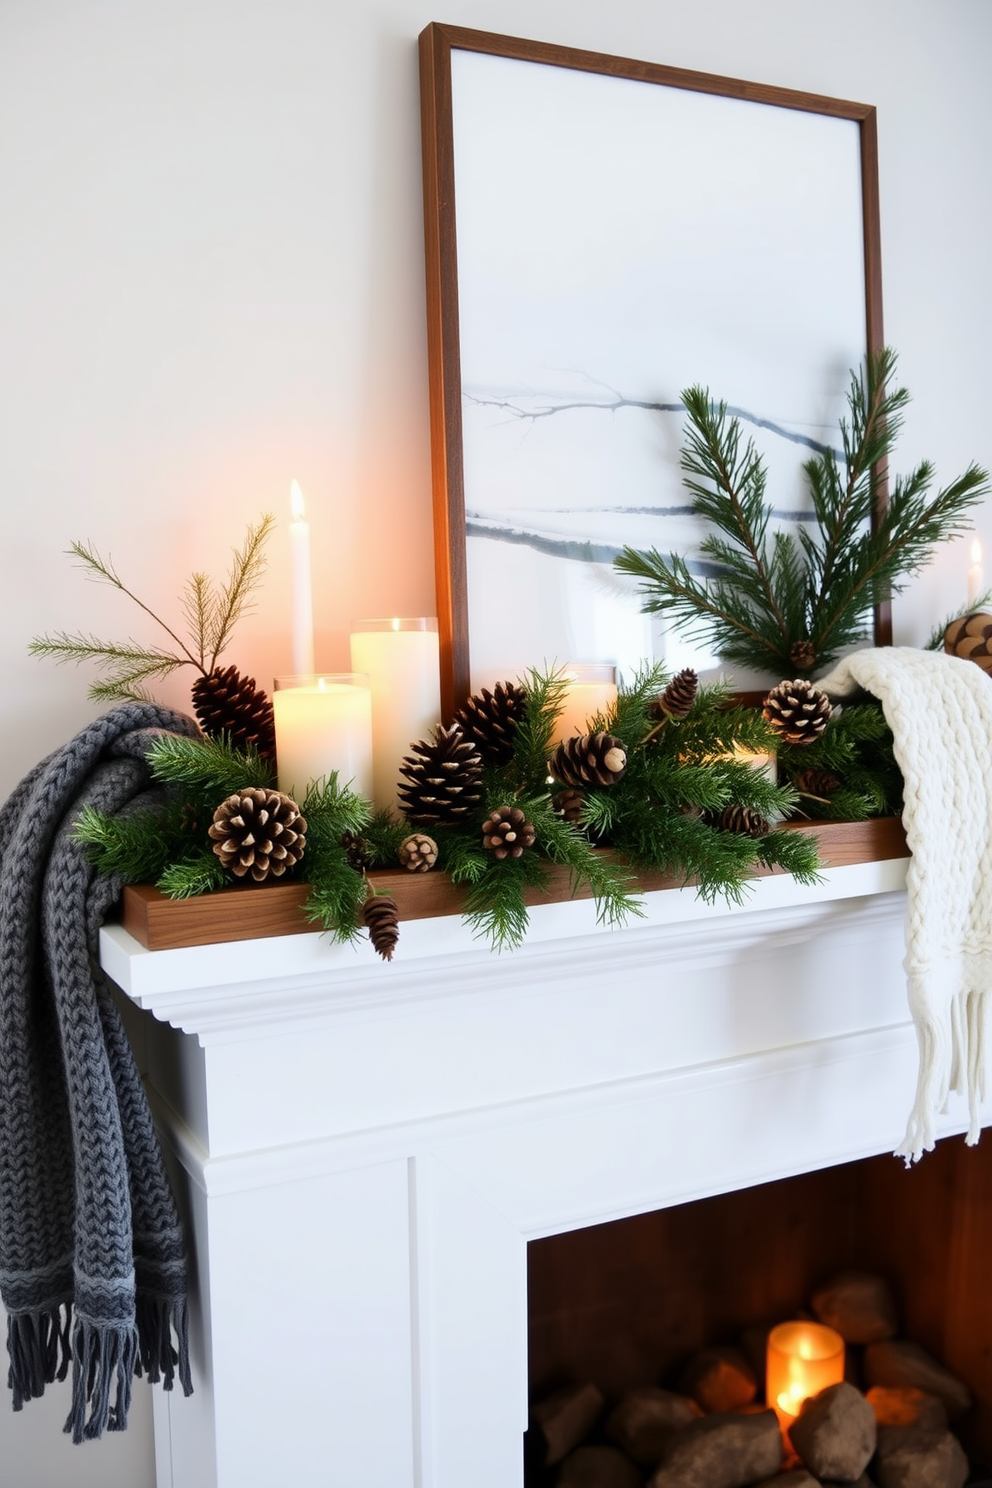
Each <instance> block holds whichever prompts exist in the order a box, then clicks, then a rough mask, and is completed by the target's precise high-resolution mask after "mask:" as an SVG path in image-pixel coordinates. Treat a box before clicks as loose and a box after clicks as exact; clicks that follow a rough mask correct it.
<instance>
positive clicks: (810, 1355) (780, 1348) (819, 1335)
mask: <svg viewBox="0 0 992 1488" xmlns="http://www.w3.org/2000/svg"><path fill="white" fill-rule="evenodd" d="M843 1378H844V1340H843V1338H841V1336H840V1334H839V1333H835V1332H834V1330H833V1328H826V1327H824V1325H823V1324H822V1323H780V1324H779V1326H778V1327H777V1328H773V1329H772V1331H771V1332H770V1333H769V1335H768V1378H767V1385H766V1396H767V1400H768V1404H769V1405H770V1406H772V1407H773V1408H774V1411H775V1414H776V1415H777V1416H778V1419H779V1425H780V1426H781V1427H782V1430H783V1431H788V1429H789V1427H790V1426H791V1425H792V1423H793V1421H794V1420H795V1419H796V1417H797V1416H798V1414H799V1412H800V1411H801V1410H802V1405H803V1401H804V1400H808V1399H809V1398H810V1396H812V1395H818V1394H819V1393H820V1391H821V1390H825V1389H826V1388H827V1386H828V1385H837V1384H840V1382H841V1380H842V1379H843Z"/></svg>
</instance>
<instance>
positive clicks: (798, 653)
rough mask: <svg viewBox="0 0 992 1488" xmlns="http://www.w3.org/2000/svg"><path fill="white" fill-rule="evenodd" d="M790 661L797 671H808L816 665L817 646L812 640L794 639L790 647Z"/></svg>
mask: <svg viewBox="0 0 992 1488" xmlns="http://www.w3.org/2000/svg"><path fill="white" fill-rule="evenodd" d="M789 663H790V665H791V666H794V667H795V669H796V671H797V672H808V671H810V670H812V668H813V667H815V666H816V647H815V646H814V645H813V642H812V641H793V643H792V645H791V647H790V648H789Z"/></svg>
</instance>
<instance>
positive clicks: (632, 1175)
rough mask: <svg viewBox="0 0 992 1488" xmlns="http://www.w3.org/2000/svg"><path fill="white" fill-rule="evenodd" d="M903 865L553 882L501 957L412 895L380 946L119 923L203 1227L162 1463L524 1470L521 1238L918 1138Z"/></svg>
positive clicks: (427, 1479) (117, 931)
mask: <svg viewBox="0 0 992 1488" xmlns="http://www.w3.org/2000/svg"><path fill="white" fill-rule="evenodd" d="M904 881H905V861H904V860H901V861H893V862H888V863H874V864H861V865H858V866H853V867H846V868H838V869H831V870H829V871H828V872H827V874H826V878H825V881H824V883H823V884H821V885H820V886H818V887H817V888H815V889H803V888H800V887H799V886H797V885H796V884H795V883H793V881H792V880H791V879H787V878H781V877H773V878H767V879H763V880H761V881H759V882H757V883H756V884H755V885H754V890H753V893H752V894H751V895H750V897H749V899H748V902H747V903H746V904H745V905H744V906H743V907H741V908H736V909H728V908H727V907H725V906H717V907H709V906H706V905H704V904H701V903H700V902H699V901H698V900H697V899H696V898H695V897H694V895H693V894H692V892H691V891H687V890H667V891H663V892H658V893H653V894H650V895H648V896H647V913H646V917H645V919H644V920H643V921H642V922H640V923H638V924H637V925H635V926H633V927H631V928H629V929H627V930H624V931H619V932H607V931H604V930H603V929H601V928H600V927H598V926H597V925H596V923H595V915H594V910H593V907H592V906H591V905H590V904H589V903H587V902H581V903H580V902H570V903H565V904H555V905H548V906H544V907H541V908H538V909H536V910H535V911H534V914H533V933H532V935H531V937H530V939H529V940H528V943H527V944H526V945H525V946H524V947H523V949H522V950H520V951H519V952H517V953H515V954H514V955H512V956H504V957H498V956H493V955H491V954H490V953H489V952H488V951H486V950H481V949H479V948H478V946H477V945H476V944H475V943H474V942H473V941H472V939H471V936H470V934H469V933H468V931H467V930H466V929H465V928H464V926H463V925H462V924H461V922H460V921H458V920H456V919H453V918H443V919H435V920H423V921H415V922H412V923H408V924H406V925H405V926H404V931H403V938H402V940H401V944H400V949H399V951H398V953H397V957H396V959H395V961H394V962H393V964H392V965H391V966H388V967H386V966H383V965H382V964H381V963H379V962H378V961H377V960H376V959H375V957H374V956H373V954H372V952H371V951H369V950H368V948H367V947H361V948H359V949H358V950H352V949H341V948H336V947H333V946H330V945H328V944H327V943H326V942H325V941H324V940H322V939H321V938H320V937H319V936H317V935H298V936H292V937H284V938H276V939H271V940H258V941H247V942H240V943H235V944H230V945H213V946H203V947H198V948H194V949H186V950H171V951H158V952H148V951H145V950H143V949H142V948H141V947H140V946H139V945H138V944H137V942H136V941H134V940H133V939H132V938H131V937H130V936H129V935H128V934H127V933H126V932H125V931H123V930H122V929H121V928H120V927H109V928H107V929H106V930H105V931H104V932H103V940H102V958H103V963H104V965H105V966H106V968H107V970H108V971H109V972H110V974H111V975H112V976H113V977H114V979H115V981H116V982H117V983H118V984H119V986H120V987H121V988H122V989H123V990H124V992H125V993H126V995H127V999H129V1000H130V1003H131V1004H133V1005H134V1007H136V1008H138V1009H143V1010H144V1015H142V1014H138V1013H135V1014H134V1016H133V1017H131V1018H130V1023H131V1027H132V1035H133V1037H134V1039H135V1042H136V1046H137V1048H138V1049H139V1053H140V1057H141V1058H142V1060H143V1063H144V1067H145V1069H146V1071H147V1076H148V1082H149V1087H150V1091H151V1095H152V1099H153V1102H154V1103H155V1105H156V1107H157V1112H158V1115H159V1117H160V1120H161V1123H162V1127H163V1130H164V1132H165V1134H166V1139H167V1142H168V1144H169V1147H170V1149H171V1152H172V1154H173V1156H174V1158H175V1160H176V1164H177V1173H178V1174H179V1177H180V1188H181V1191H182V1192H183V1193H184V1194H185V1200H186V1207H187V1211H188V1217H189V1221H190V1229H191V1236H192V1244H193V1247H194V1252H195V1254H194V1262H193V1270H194V1288H195V1294H194V1340H193V1348H194V1370H195V1383H196V1386H197V1389H196V1393H195V1394H194V1396H193V1397H192V1398H191V1399H189V1400H186V1399H183V1398H181V1397H178V1396H165V1395H162V1394H160V1393H159V1392H156V1403H155V1432H156V1454H157V1464H158V1481H159V1483H160V1484H162V1485H165V1484H169V1485H171V1488H271V1485H272V1484H273V1483H282V1482H285V1483H292V1484H293V1485H294V1488H309V1485H318V1484H320V1485H326V1484H329V1483H334V1484H339V1483H340V1484H345V1483H347V1484H348V1488H466V1485H468V1484H472V1485H474V1488H515V1485H516V1488H519V1485H520V1484H521V1483H522V1480H523V1453H522V1436H523V1432H524V1430H525V1427H526V1425H527V1408H528V1399H527V1395H528V1330H527V1322H528V1306H527V1302H528V1298H527V1290H528V1286H527V1251H528V1242H529V1241H533V1240H538V1239H540V1238H542V1237H547V1236H552V1235H559V1234H562V1233H564V1232H566V1231H571V1230H576V1229H579V1228H581V1227H585V1226H594V1225H603V1224H604V1223H605V1222H607V1221H613V1220H618V1219H624V1218H626V1217H628V1216H633V1215H639V1214H648V1213H650V1212H651V1211H656V1210H659V1209H663V1208H665V1207H667V1206H671V1205H676V1204H682V1203H685V1202H686V1201H688V1200H691V1199H696V1198H704V1197H707V1196H710V1195H715V1194H720V1193H726V1192H730V1191H733V1190H738V1189H744V1188H747V1187H749V1186H750V1185H754V1184H761V1183H766V1182H770V1181H772V1180H777V1179H781V1178H784V1177H787V1176H789V1175H793V1174H797V1173H804V1172H810V1171H812V1170H816V1169H821V1168H826V1167H829V1166H832V1165H836V1164H841V1163H847V1162H850V1161H853V1160H855V1159H860V1158H864V1157H868V1156H871V1155H874V1154H879V1153H887V1152H891V1151H892V1149H893V1148H894V1146H895V1145H896V1143H897V1142H898V1141H899V1140H900V1138H901V1137H902V1135H903V1131H904V1127H905V1121H906V1116H907V1113H908V1111H909V1109H910V1106H911V1104H912V1098H913V1092H914V1088H915V1074H916V1041H915V1035H914V1031H913V1028H912V1025H911V1023H910V1020H909V1014H908V1010H907V1005H906V995H905V987H904V983H903V977H902V971H901V961H902V954H903V951H902V941H903V915H904V910H905V896H904V893H903V892H902V886H903V884H904ZM129 1011H130V1012H132V1013H133V1012H134V1008H130V1009H129ZM149 1015H150V1016H149ZM965 1126H966V1118H965V1113H964V1111H963V1110H962V1109H960V1108H959V1107H957V1106H954V1107H953V1108H952V1110H951V1112H950V1113H949V1114H948V1115H947V1116H946V1117H945V1118H944V1122H943V1128H942V1129H943V1130H945V1131H947V1132H952V1131H960V1130H963V1129H964V1128H965ZM969 1155H970V1154H969ZM933 1160H934V1159H924V1162H925V1163H926V1162H930V1161H933ZM887 1161H888V1162H892V1159H887ZM893 1167H895V1164H893ZM935 1171H936V1169H935Z"/></svg>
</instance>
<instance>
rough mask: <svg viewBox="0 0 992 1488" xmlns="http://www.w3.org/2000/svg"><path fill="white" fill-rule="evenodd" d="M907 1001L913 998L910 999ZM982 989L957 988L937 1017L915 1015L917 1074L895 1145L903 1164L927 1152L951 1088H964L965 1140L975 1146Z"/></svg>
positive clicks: (981, 1079)
mask: <svg viewBox="0 0 992 1488" xmlns="http://www.w3.org/2000/svg"><path fill="white" fill-rule="evenodd" d="M911 1001H912V998H911ZM986 1002H987V996H986V994H985V993H984V992H962V993H959V994H958V995H957V996H955V997H953V998H952V999H951V1000H950V1005H949V1007H948V1008H947V1010H946V1014H945V1016H944V1017H941V1018H934V1017H933V1016H932V1015H931V1016H929V1017H926V1016H920V1015H919V1014H917V1018H916V1025H917V1026H916V1033H917V1040H918V1042H919V1048H920V1073H919V1079H918V1081H917V1086H916V1100H915V1102H914V1104H913V1109H912V1112H911V1113H910V1117H909V1124H908V1126H907V1127H906V1135H905V1137H904V1138H903V1140H902V1142H901V1143H900V1145H899V1146H898V1147H897V1148H896V1153H895V1155H896V1157H904V1158H905V1159H906V1166H907V1167H909V1166H910V1164H912V1163H914V1162H917V1161H918V1160H919V1159H920V1158H921V1157H922V1156H923V1154H924V1152H930V1151H932V1149H933V1147H934V1145H935V1143H936V1140H937V1134H936V1121H937V1116H938V1115H939V1114H940V1113H941V1112H943V1111H945V1110H946V1109H947V1102H948V1098H949V1096H950V1095H951V1093H952V1092H955V1093H958V1094H964V1093H967V1097H968V1133H967V1135H966V1137H965V1143H966V1144H967V1146H969V1147H974V1146H975V1145H976V1143H977V1142H978V1139H979V1137H980V1136H981V1131H982V1117H981V1106H982V1102H983V1101H984V1100H985V1051H986V1039H987V1022H988V1013H987V1009H986Z"/></svg>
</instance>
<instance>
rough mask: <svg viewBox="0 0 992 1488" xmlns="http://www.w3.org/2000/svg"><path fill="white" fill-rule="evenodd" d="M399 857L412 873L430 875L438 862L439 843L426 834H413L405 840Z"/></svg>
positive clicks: (403, 865)
mask: <svg viewBox="0 0 992 1488" xmlns="http://www.w3.org/2000/svg"><path fill="white" fill-rule="evenodd" d="M397 856H398V858H399V860H400V864H401V866H402V867H404V868H407V869H409V871H410V872H411V873H428V872H429V871H430V870H431V869H432V868H433V867H434V864H435V863H436V862H437V843H436V842H435V841H434V838H433V837H428V836H427V833H426V832H413V833H412V834H411V835H410V836H409V837H404V838H403V841H402V842H401V843H400V845H399V850H398V853H397Z"/></svg>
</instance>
